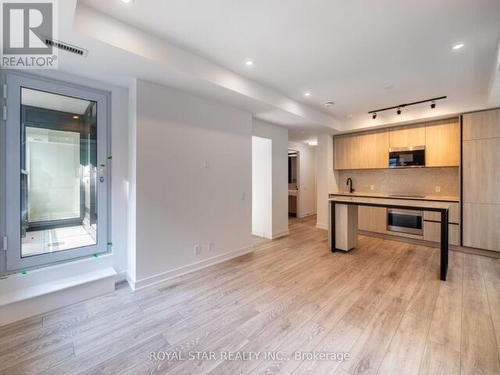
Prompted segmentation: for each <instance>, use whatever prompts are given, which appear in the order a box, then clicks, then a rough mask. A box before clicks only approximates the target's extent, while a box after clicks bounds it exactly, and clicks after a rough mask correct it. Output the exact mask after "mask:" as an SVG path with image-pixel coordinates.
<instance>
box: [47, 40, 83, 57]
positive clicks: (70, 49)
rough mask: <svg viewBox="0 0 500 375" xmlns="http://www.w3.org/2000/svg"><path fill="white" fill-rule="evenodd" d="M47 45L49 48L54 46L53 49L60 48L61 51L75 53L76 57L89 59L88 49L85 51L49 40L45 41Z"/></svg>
mask: <svg viewBox="0 0 500 375" xmlns="http://www.w3.org/2000/svg"><path fill="white" fill-rule="evenodd" d="M45 44H46V45H48V46H52V47H55V48H58V49H60V50H63V51H66V52H71V53H74V54H75V55H79V56H83V57H87V54H88V52H89V51H87V50H86V49H83V48H80V47H77V46H73V45H71V44H68V43H64V42H59V41H57V40H53V39H48V38H47V39H45Z"/></svg>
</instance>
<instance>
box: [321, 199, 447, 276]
mask: <svg viewBox="0 0 500 375" xmlns="http://www.w3.org/2000/svg"><path fill="white" fill-rule="evenodd" d="M329 203H330V209H329V226H328V228H329V235H328V238H329V247H330V250H331V251H332V252H335V251H337V250H343V251H349V250H351V249H352V248H354V247H356V245H357V220H358V213H357V210H358V206H371V207H385V208H398V209H404V210H425V211H431V212H438V213H440V223H441V233H440V234H441V235H440V238H441V241H440V251H441V256H440V259H441V266H440V268H441V269H440V278H441V280H443V281H445V280H446V274H447V271H448V222H449V203H447V202H441V201H426V200H414V201H411V202H409V201H408V200H403V199H401V200H400V199H388V198H382V197H381V198H379V197H360V196H341V195H339V196H334V197H331V198H329Z"/></svg>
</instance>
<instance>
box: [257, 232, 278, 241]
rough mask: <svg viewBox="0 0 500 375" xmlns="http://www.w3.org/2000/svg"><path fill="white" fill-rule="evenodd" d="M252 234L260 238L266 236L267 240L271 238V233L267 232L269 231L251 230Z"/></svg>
mask: <svg viewBox="0 0 500 375" xmlns="http://www.w3.org/2000/svg"><path fill="white" fill-rule="evenodd" d="M252 236H255V237H260V238H267V239H268V240H272V239H273V236H272V234H269V233H257V232H252Z"/></svg>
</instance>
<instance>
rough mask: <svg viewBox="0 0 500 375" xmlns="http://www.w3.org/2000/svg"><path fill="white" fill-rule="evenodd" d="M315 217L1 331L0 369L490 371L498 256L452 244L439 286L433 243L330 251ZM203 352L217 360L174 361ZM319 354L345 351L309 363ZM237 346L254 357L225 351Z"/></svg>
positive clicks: (493, 369)
mask: <svg viewBox="0 0 500 375" xmlns="http://www.w3.org/2000/svg"><path fill="white" fill-rule="evenodd" d="M314 222H315V218H314V217H311V218H308V219H306V220H298V219H294V220H292V221H291V225H290V235H289V236H288V237H285V238H281V239H278V240H275V241H265V242H261V243H259V245H258V247H257V250H256V251H255V252H254V253H252V254H248V255H245V256H242V257H240V258H237V259H234V260H231V261H228V262H225V263H222V264H218V265H216V266H212V267H210V268H207V269H204V270H201V271H198V272H195V273H192V274H189V275H185V276H182V277H179V278H177V279H174V280H170V281H168V282H164V283H162V284H158V285H155V286H153V287H149V288H145V289H142V290H139V291H137V292H135V293H132V292H131V291H130V290H129V289H128V288H127V287H126V286H125V285H122V287H121V288H119V289H118V290H117V291H116V292H114V293H112V294H109V295H106V296H102V297H99V298H95V299H92V300H88V301H85V302H82V303H79V304H76V305H72V306H69V307H67V308H63V309H59V310H56V311H52V312H50V313H47V314H44V315H43V316H38V317H34V318H31V319H27V320H25V321H21V322H18V323H15V324H11V325H9V326H4V327H0V374H9V375H10V374H38V373H42V374H65V375H66V374H152V373H155V374H156V373H168V374H205V373H210V374H240V373H241V374H291V373H293V374H342V375H347V374H403V375H406V374H500V363H499V352H500V347H499V343H500V260H499V259H491V258H485V257H480V256H477V255H469V254H463V253H458V252H451V253H450V269H449V276H448V281H446V282H440V281H439V272H438V270H439V266H438V264H439V259H438V255H439V253H438V249H434V248H427V247H423V246H418V245H413V244H408V243H400V242H394V241H389V240H383V239H379V238H371V237H364V236H360V238H359V243H358V248H357V249H355V250H353V251H351V252H349V253H340V252H339V253H334V254H332V253H330V252H329V251H328V247H327V238H326V233H325V232H324V231H322V230H318V229H316V228H314ZM152 351H155V352H156V351H161V352H164V353H163V354H165V353H167V354H170V355H171V357H170V360H168V359H165V360H162V361H160V360H157V361H151V360H150V352H152ZM202 351H204V352H205V353H206V355H211V353H213V354H212V355H214V357H215V358H200V359H197V360H182V359H179V358H173V356H174V355H175V354H176V353H180V352H182V353H184V355H185V356H187V355H189V354H191V355H195V354H197V353H196V352H202ZM256 352H260V353H261V354H260V357H257V354H256ZM264 352H267V353H278V354H275V356H276V357H275V358H264ZM295 352H298V353H297V357H295ZM320 352H323V353H326V354H330V353H335V354H337V355H340V354H342V355H349V356H350V358H349V359H348V360H346V361H343V362H342V361H335V360H332V358H330V360H311V359H310V358H309V356H311V355H313V354H314V353H316V354H317V353H320ZM237 353H240V354H246V355H247V356H250V357H249V358H245V360H225V361H224V360H222V359H221V356H222V355H224V354H225V355H226V356H229V355H236V354H237ZM252 353H254V354H253V355H252ZM288 353H294V354H292V355H291V358H285V355H287V354H288ZM344 353H346V354H344ZM159 355H160V354H158V356H159Z"/></svg>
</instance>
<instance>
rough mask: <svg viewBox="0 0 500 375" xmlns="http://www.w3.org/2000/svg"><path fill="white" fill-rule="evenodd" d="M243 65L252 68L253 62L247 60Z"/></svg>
mask: <svg viewBox="0 0 500 375" xmlns="http://www.w3.org/2000/svg"><path fill="white" fill-rule="evenodd" d="M245 65H246V66H253V60H251V59H247V61H245Z"/></svg>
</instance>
